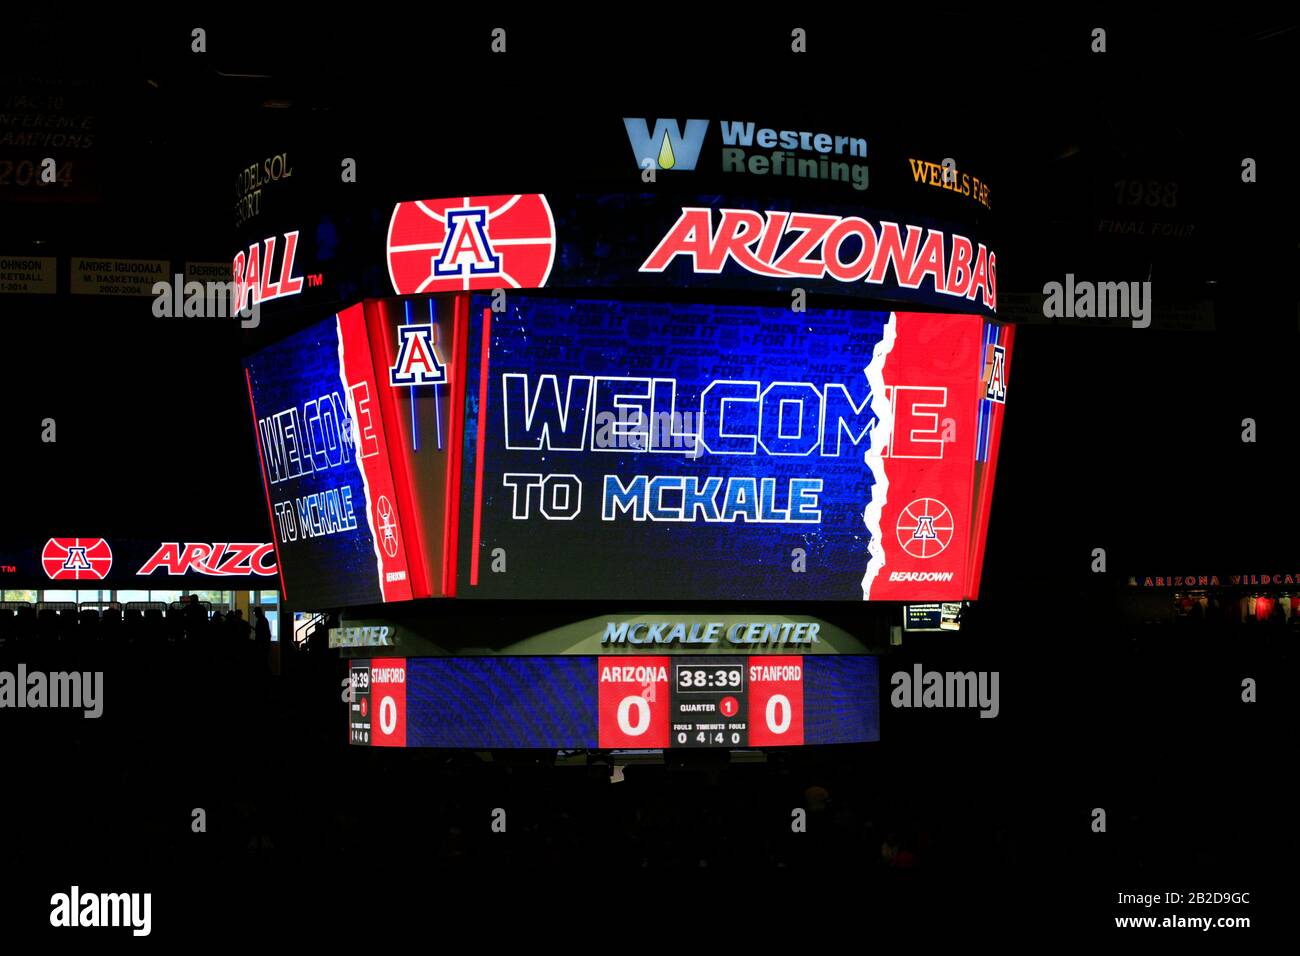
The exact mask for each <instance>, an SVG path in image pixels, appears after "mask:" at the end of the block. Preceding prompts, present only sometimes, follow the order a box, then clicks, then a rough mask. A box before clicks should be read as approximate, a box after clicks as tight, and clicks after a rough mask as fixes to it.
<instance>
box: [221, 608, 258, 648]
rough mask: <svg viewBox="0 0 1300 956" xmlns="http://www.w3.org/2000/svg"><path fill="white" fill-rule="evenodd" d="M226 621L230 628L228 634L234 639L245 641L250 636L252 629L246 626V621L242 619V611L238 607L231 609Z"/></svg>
mask: <svg viewBox="0 0 1300 956" xmlns="http://www.w3.org/2000/svg"><path fill="white" fill-rule="evenodd" d="M226 621H227V625H228V626H229V628H230V636H231V637H232V638H233V639H234V640H235V641H237V642H238V641H247V640H250V639H251V638H252V636H253V629H252V628H251V627H249V626H248V622H247V621H245V620H244V612H243V611H241V610H240V609H239V608H235V609H234V610H233V611H231V612H230V617H229V618H227V619H226Z"/></svg>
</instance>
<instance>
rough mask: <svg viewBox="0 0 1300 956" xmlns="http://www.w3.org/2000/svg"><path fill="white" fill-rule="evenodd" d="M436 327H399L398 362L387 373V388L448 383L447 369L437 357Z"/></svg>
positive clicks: (426, 325)
mask: <svg viewBox="0 0 1300 956" xmlns="http://www.w3.org/2000/svg"><path fill="white" fill-rule="evenodd" d="M437 341H438V327H437V326H436V325H433V324H432V323H425V324H424V325H399V326H398V327H397V344H398V350H397V361H396V362H395V363H394V365H393V367H392V368H391V369H389V370H388V383H389V384H390V385H437V384H440V383H442V382H446V381H447V369H446V366H444V365H443V363H442V360H441V359H439V358H438V350H437V348H436V345H437Z"/></svg>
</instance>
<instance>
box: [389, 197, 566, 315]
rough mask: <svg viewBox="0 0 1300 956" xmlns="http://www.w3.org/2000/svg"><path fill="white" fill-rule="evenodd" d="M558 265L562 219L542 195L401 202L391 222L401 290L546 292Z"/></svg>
mask: <svg viewBox="0 0 1300 956" xmlns="http://www.w3.org/2000/svg"><path fill="white" fill-rule="evenodd" d="M554 262H555V221H554V219H553V218H552V217H551V207H550V205H549V204H548V203H547V202H546V197H545V196H542V195H540V194H538V193H518V194H516V195H513V196H463V197H461V198H458V199H421V200H419V201H416V202H399V203H398V204H397V205H396V206H394V207H393V216H392V219H390V220H389V223H388V277H389V278H390V279H391V280H392V283H393V291H394V292H396V293H397V294H398V295H418V294H420V293H423V292H469V291H473V290H484V289H498V288H507V289H540V288H541V287H542V286H544V285H546V280H547V278H548V277H549V276H550V274H551V266H552V264H553V263H554Z"/></svg>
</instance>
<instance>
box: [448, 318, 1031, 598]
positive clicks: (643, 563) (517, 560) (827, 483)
mask: <svg viewBox="0 0 1300 956" xmlns="http://www.w3.org/2000/svg"><path fill="white" fill-rule="evenodd" d="M490 301H491V299H490V297H487V296H474V297H473V298H472V300H471V307H470V315H471V334H470V343H469V361H468V374H467V379H466V381H467V391H468V394H469V395H470V396H471V397H473V396H477V397H478V402H477V403H472V404H471V407H470V409H469V410H468V411H467V415H466V431H465V446H464V459H465V464H466V467H465V469H464V472H463V485H462V487H463V498H462V505H461V514H462V515H465V516H472V518H471V519H470V520H464V521H462V522H461V525H460V534H461V548H460V559H461V567H460V570H461V574H460V582H461V584H460V590H459V593H460V594H462V595H465V596H483V597H550V598H597V597H599V598H704V599H707V598H717V599H781V600H869V599H878V600H917V599H921V598H926V599H934V600H942V599H960V598H965V597H973V596H974V595H975V593H976V592H977V589H978V569H979V565H980V563H981V558H982V554H981V552H982V544H983V540H984V535H985V531H986V527H987V515H988V504H989V500H990V497H991V492H992V476H993V470H994V466H995V459H996V450H997V444H998V437H999V431H1000V428H1001V418H1002V409H1003V407H1004V403H1005V401H1006V394H1007V374H1008V371H1009V367H1010V366H1009V362H1010V351H1011V329H1010V328H1008V327H1004V326H1000V325H998V324H996V323H994V322H991V321H989V320H987V319H984V318H982V317H980V316H973V315H929V314H918V313H887V312H859V311H828V310H817V309H810V310H809V311H808V312H806V313H791V312H790V311H788V310H784V309H767V308H757V307H748V306H707V305H681V304H648V303H629V302H625V301H624V302H616V301H606V300H579V301H573V300H558V299H549V298H544V297H541V296H539V295H527V294H515V295H512V296H511V297H510V300H509V308H508V310H507V311H506V312H504V313H499V314H493V313H492V312H491V311H490V310H489V308H488V306H489V304H490ZM466 585H468V586H466Z"/></svg>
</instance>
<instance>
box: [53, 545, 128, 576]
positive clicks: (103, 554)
mask: <svg viewBox="0 0 1300 956" xmlns="http://www.w3.org/2000/svg"><path fill="white" fill-rule="evenodd" d="M41 566H42V567H43V568H44V569H45V574H46V576H47V577H49V578H50V579H51V580H54V581H102V580H104V578H105V576H106V575H107V574H108V572H109V569H110V568H112V567H113V550H112V549H111V548H110V547H109V546H108V542H107V541H105V540H104V539H103V538H50V540H49V541H46V542H45V547H44V548H43V549H41Z"/></svg>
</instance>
